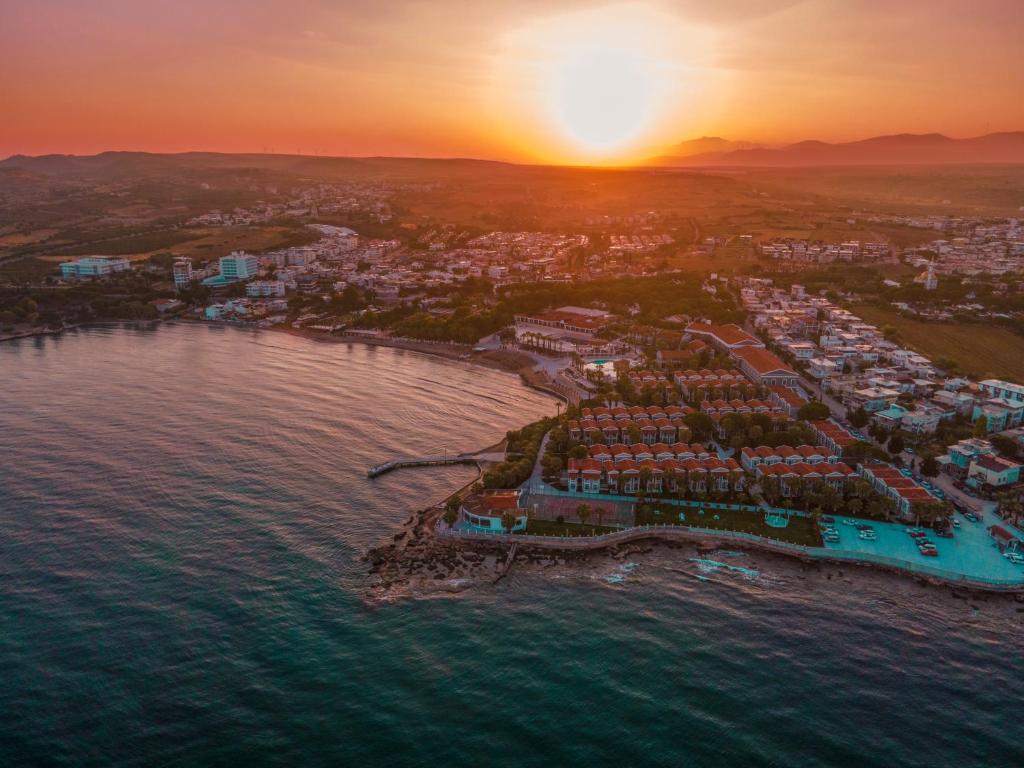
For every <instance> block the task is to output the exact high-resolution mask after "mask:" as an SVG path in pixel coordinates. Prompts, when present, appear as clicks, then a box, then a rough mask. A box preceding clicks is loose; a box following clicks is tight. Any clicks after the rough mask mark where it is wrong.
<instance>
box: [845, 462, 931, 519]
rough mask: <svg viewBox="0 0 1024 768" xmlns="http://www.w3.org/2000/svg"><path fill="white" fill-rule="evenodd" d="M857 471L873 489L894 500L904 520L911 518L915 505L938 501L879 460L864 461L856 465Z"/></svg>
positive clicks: (911, 479) (915, 483)
mask: <svg viewBox="0 0 1024 768" xmlns="http://www.w3.org/2000/svg"><path fill="white" fill-rule="evenodd" d="M857 471H858V473H859V474H860V476H861V477H863V478H864V479H865V480H867V481H868V482H869V483H871V487H872V488H874V489H875V491H877V492H878V493H880V494H882V495H883V496H888V497H889V498H891V499H892V500H893V501H895V502H896V508H897V509H898V510H899V512H900V514H901V515H902V516H903V518H904V519H905V520H911V519H913V517H914V507H915V506H916V505H920V504H936V503H939V502H940V500H939V498H938V497H937V496H934V495H933V494H932V493H931V492H930V491H928V490H927V489H926V488H924V487H923V486H922V485H920V484H919V483H918V482H917V481H916V480H914V479H913V478H912V477H907V476H906V475H904V474H903V473H902V472H900V471H899V470H898V469H896V467H894V466H892V465H891V464H886V463H885V462H881V461H872V462H865V463H863V464H859V465H858V466H857Z"/></svg>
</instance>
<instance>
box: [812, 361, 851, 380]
mask: <svg viewBox="0 0 1024 768" xmlns="http://www.w3.org/2000/svg"><path fill="white" fill-rule="evenodd" d="M842 370H843V358H842V357H836V358H832V357H815V358H812V359H811V362H810V365H809V367H808V368H807V373H809V374H810V375H811V376H813V377H814V378H816V379H827V378H828V377H829V376H835V375H836V374H837V373H842Z"/></svg>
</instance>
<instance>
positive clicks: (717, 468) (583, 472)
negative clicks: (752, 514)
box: [565, 457, 745, 494]
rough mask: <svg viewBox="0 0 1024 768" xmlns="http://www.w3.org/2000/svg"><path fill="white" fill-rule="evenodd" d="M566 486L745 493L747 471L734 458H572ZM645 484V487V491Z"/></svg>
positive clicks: (613, 490) (629, 491) (586, 490)
mask: <svg viewBox="0 0 1024 768" xmlns="http://www.w3.org/2000/svg"><path fill="white" fill-rule="evenodd" d="M565 480H566V487H567V488H568V489H569V490H570V491H572V492H576V493H604V492H606V493H614V494H635V493H661V492H663V491H672V492H676V491H679V490H688V491H690V492H693V493H706V492H710V491H715V492H719V493H727V492H730V491H739V490H742V489H743V487H744V485H745V478H744V475H743V469H742V467H740V465H739V464H737V463H736V462H735V461H734V460H733V459H724V460H723V459H718V458H714V457H710V458H706V459H704V460H698V459H695V458H691V459H686V460H684V461H680V460H678V459H664V460H662V461H658V460H656V459H654V458H645V459H641V460H637V459H632V458H630V459H626V458H623V459H620V460H617V461H614V460H606V461H599V460H597V459H593V458H591V459H569V466H568V469H567V471H566V473H565ZM641 485H645V487H643V488H641Z"/></svg>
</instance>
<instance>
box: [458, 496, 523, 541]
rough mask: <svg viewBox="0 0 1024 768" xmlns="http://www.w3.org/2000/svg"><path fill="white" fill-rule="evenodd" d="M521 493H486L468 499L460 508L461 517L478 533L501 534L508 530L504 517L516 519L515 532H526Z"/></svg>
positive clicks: (469, 527) (513, 527)
mask: <svg viewBox="0 0 1024 768" xmlns="http://www.w3.org/2000/svg"><path fill="white" fill-rule="evenodd" d="M519 499H520V495H519V491H518V490H512V491H485V492H483V493H479V494H474V495H472V496H469V497H467V498H466V499H465V500H464V501H463V502H462V505H461V506H460V507H459V516H460V518H461V519H462V520H463V521H464V522H465V524H466V527H467V528H468V529H469V530H471V531H475V532H477V533H501V532H503V531H505V530H506V528H505V525H504V523H503V522H502V517H503V516H504V515H505V514H506V513H511V514H512V515H513V516H514V517H515V523H514V524H513V526H512V530H513V531H524V530H526V522H527V515H526V510H525V509H522V508H521V507H520V506H519Z"/></svg>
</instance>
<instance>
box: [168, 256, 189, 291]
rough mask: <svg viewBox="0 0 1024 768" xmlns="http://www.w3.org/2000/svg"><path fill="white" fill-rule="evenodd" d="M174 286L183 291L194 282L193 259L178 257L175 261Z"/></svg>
mask: <svg viewBox="0 0 1024 768" xmlns="http://www.w3.org/2000/svg"><path fill="white" fill-rule="evenodd" d="M173 271H174V287H175V288H176V289H177V290H179V291H182V290H184V289H185V288H188V286H189V285H190V284H191V283H192V260H191V259H178V260H177V261H175V262H174V268H173Z"/></svg>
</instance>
